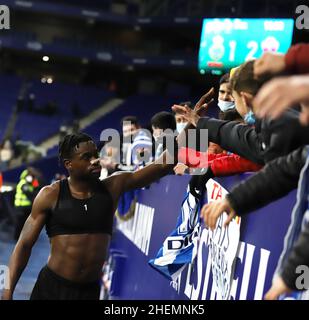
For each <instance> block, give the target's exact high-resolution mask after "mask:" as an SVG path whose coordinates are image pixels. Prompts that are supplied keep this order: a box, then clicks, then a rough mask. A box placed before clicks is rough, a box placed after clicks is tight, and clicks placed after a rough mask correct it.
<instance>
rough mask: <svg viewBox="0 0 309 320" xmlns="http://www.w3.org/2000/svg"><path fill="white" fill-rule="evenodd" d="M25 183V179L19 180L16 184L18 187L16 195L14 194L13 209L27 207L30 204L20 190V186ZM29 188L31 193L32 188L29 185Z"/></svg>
mask: <svg viewBox="0 0 309 320" xmlns="http://www.w3.org/2000/svg"><path fill="white" fill-rule="evenodd" d="M26 183H27V181H26V180H25V179H21V180H20V181H19V182H18V185H17V187H16V193H15V201H14V204H15V207H29V206H31V204H32V203H31V201H30V200H29V199H28V197H27V196H26V195H25V194H24V193H23V190H22V186H23V185H24V184H26ZM30 187H31V188H30V189H31V191H33V189H34V188H33V187H32V186H31V185H30Z"/></svg>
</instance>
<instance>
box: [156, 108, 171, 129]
mask: <svg viewBox="0 0 309 320" xmlns="http://www.w3.org/2000/svg"><path fill="white" fill-rule="evenodd" d="M151 125H152V126H154V127H155V128H159V129H163V130H166V129H172V130H176V120H175V117H174V115H173V114H172V113H170V112H166V111H162V112H158V113H156V114H155V115H154V116H153V117H152V118H151Z"/></svg>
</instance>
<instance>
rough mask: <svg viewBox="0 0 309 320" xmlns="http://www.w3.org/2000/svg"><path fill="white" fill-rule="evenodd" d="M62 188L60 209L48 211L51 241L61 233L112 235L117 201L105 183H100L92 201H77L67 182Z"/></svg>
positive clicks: (59, 197) (47, 226) (62, 182)
mask: <svg viewBox="0 0 309 320" xmlns="http://www.w3.org/2000/svg"><path fill="white" fill-rule="evenodd" d="M59 188H60V189H59V195H58V200H57V203H56V206H55V208H54V209H52V210H50V211H49V212H48V216H47V221H46V233H47V235H48V236H49V237H50V238H51V237H53V236H56V235H60V234H66V235H67V234H83V233H108V234H110V235H111V234H112V228H113V200H112V197H111V195H110V193H109V192H108V190H107V189H106V187H105V186H104V184H103V183H102V182H99V181H98V183H97V184H96V185H95V186H94V189H93V195H92V196H91V197H90V198H88V199H76V198H73V196H72V194H71V191H70V188H69V183H68V180H67V179H64V180H61V181H60V186H59Z"/></svg>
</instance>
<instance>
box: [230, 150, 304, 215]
mask: <svg viewBox="0 0 309 320" xmlns="http://www.w3.org/2000/svg"><path fill="white" fill-rule="evenodd" d="M308 151H309V146H305V147H301V148H298V149H296V150H294V151H293V152H291V153H289V154H288V155H287V156H283V157H279V158H277V159H275V160H272V161H270V162H269V163H268V164H267V165H265V167H263V168H262V169H261V170H260V171H259V172H257V173H256V174H255V175H253V176H251V177H250V178H249V179H247V180H245V181H243V182H241V183H240V184H238V185H237V186H235V187H234V188H233V189H232V190H231V192H230V193H229V194H228V195H227V198H228V200H229V202H230V204H231V206H232V207H233V209H234V210H235V211H236V213H237V215H240V216H241V215H244V214H246V213H249V212H251V211H253V210H256V209H258V208H261V207H263V206H265V205H267V204H268V203H270V202H272V201H275V200H277V199H279V198H281V197H283V196H285V195H286V194H288V193H289V192H290V191H292V190H293V189H295V188H296V187H297V183H298V179H299V174H300V171H301V169H302V167H303V166H304V164H305V162H306V158H307V155H308ZM265 186H267V188H265ZM257 195H258V196H257Z"/></svg>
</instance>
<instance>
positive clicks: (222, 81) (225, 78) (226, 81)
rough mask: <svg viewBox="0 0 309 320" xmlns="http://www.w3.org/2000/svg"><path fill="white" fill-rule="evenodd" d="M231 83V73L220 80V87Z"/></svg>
mask: <svg viewBox="0 0 309 320" xmlns="http://www.w3.org/2000/svg"><path fill="white" fill-rule="evenodd" d="M229 82H230V74H229V73H226V74H224V75H223V76H222V77H221V78H220V80H219V85H220V86H221V84H223V83H229Z"/></svg>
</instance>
